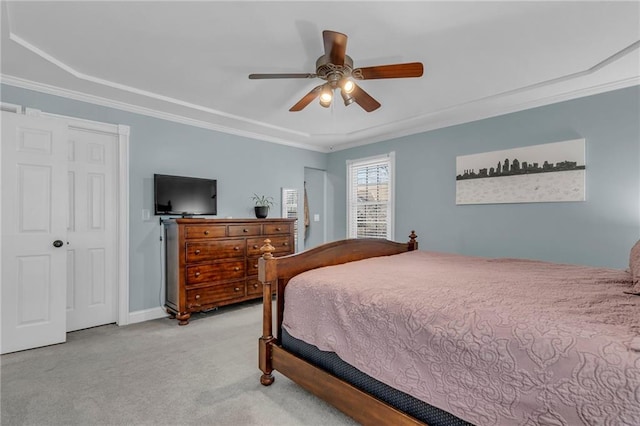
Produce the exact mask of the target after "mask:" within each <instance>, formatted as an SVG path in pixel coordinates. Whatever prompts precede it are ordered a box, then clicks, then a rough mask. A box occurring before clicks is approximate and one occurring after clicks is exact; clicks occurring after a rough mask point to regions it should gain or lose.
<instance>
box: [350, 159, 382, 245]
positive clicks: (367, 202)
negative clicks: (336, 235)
mask: <svg viewBox="0 0 640 426" xmlns="http://www.w3.org/2000/svg"><path fill="white" fill-rule="evenodd" d="M347 194H348V196H347V198H348V200H347V204H348V206H347V209H348V212H347V216H348V236H349V238H387V239H392V238H393V235H392V226H391V224H392V205H393V153H390V154H388V155H384V156H379V157H372V158H368V159H362V160H354V161H349V162H347Z"/></svg>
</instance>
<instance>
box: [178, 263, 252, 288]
mask: <svg viewBox="0 0 640 426" xmlns="http://www.w3.org/2000/svg"><path fill="white" fill-rule="evenodd" d="M256 263H257V261H256ZM244 271H245V262H244V261H242V260H235V261H231V262H219V263H208V264H204V265H203V264H200V265H193V266H187V267H186V272H187V285H188V284H199V283H205V282H210V281H221V280H234V279H239V278H244Z"/></svg>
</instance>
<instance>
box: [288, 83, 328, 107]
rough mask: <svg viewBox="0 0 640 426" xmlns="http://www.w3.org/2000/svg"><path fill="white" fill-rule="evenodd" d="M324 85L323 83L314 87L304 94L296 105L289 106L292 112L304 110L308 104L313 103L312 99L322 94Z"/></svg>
mask: <svg viewBox="0 0 640 426" xmlns="http://www.w3.org/2000/svg"><path fill="white" fill-rule="evenodd" d="M322 86H323V84H321V85H320V86H316V87H314V88H313V89H312V90H311V91H310V92H309V93H307V94H306V95H304V96H303V97H302V99H300V100H299V101H298V102H297V103H296V104H295V105H294V106H292V107H291V108H289V111H291V112H296V111H302V110H303V109H304V108H305V107H306V106H307V105H309V104H310V103H311V101H313V100H314V99H315V98H317V97H318V96H320V91H321V89H322Z"/></svg>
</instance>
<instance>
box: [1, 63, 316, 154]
mask: <svg viewBox="0 0 640 426" xmlns="http://www.w3.org/2000/svg"><path fill="white" fill-rule="evenodd" d="M0 82H1V83H2V84H7V85H9V86H14V87H19V88H21V89H27V90H34V91H36V92H41V93H45V94H48V95H53V96H60V97H62V98H67V99H73V100H75V101H80V102H87V103H90V104H94V105H99V106H103V107H107V108H114V109H117V110H121V111H126V112H131V113H134V114H140V115H145V116H148V117H153V118H159V119H161V120H166V121H171V122H174V123H180V124H185V125H187V126H194V127H199V128H203V129H207V130H214V131H217V132H221V133H227V134H231V135H235V136H241V137H246V138H250V139H256V140H260V141H265V142H272V143H277V144H280V145H287V146H291V147H294V148H301V149H306V150H309V151H316V152H325V153H326V152H328V150H327V149H324V148H320V147H318V146H314V145H311V144H303V143H299V142H295V141H291V140H289V139H283V138H278V137H275V136H269V135H264V134H261V133H256V132H250V131H247V130H241V129H237V128H233V127H228V126H222V125H219V124H214V123H210V122H207V121H202V120H196V119H193V118H189V117H185V116H182V115H177V114H171V113H168V112H164V111H159V110H156V109H152V108H146V107H142V106H138V105H133V104H130V103H126V102H121V101H116V100H113V99H108V98H103V97H100V96H96V95H90V94H87V93H83V92H78V91H75V90H69V89H63V88H61V87H57V86H51V85H48V84H44V83H38V82H35V81H30V80H25V79H23V78H20V77H15V76H11V75H6V74H0Z"/></svg>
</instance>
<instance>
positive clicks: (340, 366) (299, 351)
mask: <svg viewBox="0 0 640 426" xmlns="http://www.w3.org/2000/svg"><path fill="white" fill-rule="evenodd" d="M280 343H281V344H282V347H283V348H284V349H286V350H287V351H289V352H291V353H293V354H295V355H297V356H299V357H300V358H303V359H305V360H306V361H309V362H311V363H312V364H314V365H316V366H318V367H320V368H322V369H323V370H325V371H327V372H328V373H331V374H333V375H334V376H336V377H338V378H340V379H342V380H344V381H346V382H348V383H350V384H352V385H353V386H355V387H357V388H358V389H360V390H362V391H365V392H367V393H369V394H371V395H373V396H375V397H376V398H378V399H380V400H382V401H384V402H386V403H387V404H389V405H391V406H393V407H395V408H397V409H398V410H400V411H402V412H404V413H406V414H408V415H410V416H412V417H414V418H416V419H418V420H420V421H422V422H424V423H427V424H429V426H463V425H464V426H468V425H471V423H467V422H466V421H464V420H461V419H459V418H458V417H456V416H454V415H453V414H450V413H448V412H446V411H443V410H441V409H439V408H436V407H434V406H431V405H429V404H427V403H426V402H424V401H421V400H419V399H416V398H414V397H412V396H411V395H408V394H406V393H404V392H400V391H399V390H396V389H394V388H392V387H390V386H388V385H386V384H384V383H382V382H379V381H378V380H376V379H373V378H371V377H369V376H368V375H366V374H365V373H363V372H362V371H360V370H358V369H357V368H355V367H353V366H351V365H349V364H347V363H346V362H344V361H343V360H341V359H340V358H339V357H338V355H336V354H335V353H333V352H325V351H321V350H320V349H318V348H317V347H315V346H313V345H310V344H308V343H306V342H303V341H302V340H298V339H296V338H295V337H292V336H291V335H290V334H289V333H287V331H286V330H285V329H284V328H283V329H282V336H281V338H280Z"/></svg>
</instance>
